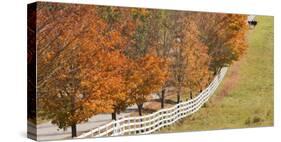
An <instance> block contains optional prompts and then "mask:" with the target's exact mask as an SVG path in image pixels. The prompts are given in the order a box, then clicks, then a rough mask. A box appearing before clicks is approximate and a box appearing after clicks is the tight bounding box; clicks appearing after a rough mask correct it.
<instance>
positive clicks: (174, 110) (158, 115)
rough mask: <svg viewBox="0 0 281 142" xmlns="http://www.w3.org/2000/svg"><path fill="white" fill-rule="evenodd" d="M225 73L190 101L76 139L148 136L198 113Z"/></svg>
mask: <svg viewBox="0 0 281 142" xmlns="http://www.w3.org/2000/svg"><path fill="white" fill-rule="evenodd" d="M226 71H227V68H226V67H225V68H222V69H221V71H220V73H219V74H218V75H217V76H215V78H214V79H213V81H212V82H211V83H210V85H209V86H208V87H207V88H206V89H204V90H203V91H202V92H201V93H200V94H199V95H197V96H196V97H195V98H193V99H191V100H188V101H186V102H182V103H179V104H177V105H175V106H173V107H170V108H166V109H160V110H158V111H157V112H154V113H152V114H149V115H145V116H136V117H126V118H122V119H119V120H116V121H111V122H109V123H108V124H105V125H103V126H100V127H97V128H95V129H93V130H90V131H89V132H86V133H83V134H82V135H80V136H78V137H77V138H86V137H101V136H119V135H132V134H149V133H153V132H155V131H157V130H159V129H160V128H162V127H164V126H167V125H171V124H173V123H175V122H176V121H178V120H179V119H181V118H183V117H186V116H189V115H191V114H193V113H194V112H196V111H198V110H199V109H200V108H201V106H202V105H203V104H204V103H205V102H207V101H208V99H209V98H210V96H211V95H212V94H213V93H214V91H215V90H216V88H217V87H218V86H219V84H220V82H221V81H222V79H223V78H224V75H225V74H226Z"/></svg>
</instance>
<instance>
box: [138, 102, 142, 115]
mask: <svg viewBox="0 0 281 142" xmlns="http://www.w3.org/2000/svg"><path fill="white" fill-rule="evenodd" d="M142 106H143V104H138V110H139V116H142V112H141V110H142Z"/></svg>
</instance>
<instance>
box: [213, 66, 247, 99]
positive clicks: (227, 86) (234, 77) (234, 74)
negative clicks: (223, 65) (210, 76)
mask: <svg viewBox="0 0 281 142" xmlns="http://www.w3.org/2000/svg"><path fill="white" fill-rule="evenodd" d="M241 62H242V61H238V62H235V63H234V64H233V65H232V66H231V70H229V71H228V73H229V75H228V77H227V78H226V79H225V81H224V83H223V87H222V89H220V91H219V92H218V95H217V96H216V97H215V98H214V100H215V101H216V102H218V101H221V100H222V99H223V98H224V97H225V96H227V95H228V94H229V93H230V92H231V91H232V90H233V89H234V88H235V86H236V85H237V83H238V81H239V78H240V76H239V69H240V64H241Z"/></svg>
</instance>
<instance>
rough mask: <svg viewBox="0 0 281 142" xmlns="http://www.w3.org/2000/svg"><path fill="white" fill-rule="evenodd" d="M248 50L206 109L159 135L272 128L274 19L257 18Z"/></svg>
mask: <svg viewBox="0 0 281 142" xmlns="http://www.w3.org/2000/svg"><path fill="white" fill-rule="evenodd" d="M256 19H257V21H258V25H257V26H256V28H255V29H252V30H250V31H249V34H248V41H249V48H248V50H247V53H246V54H245V56H244V57H242V58H241V60H239V61H238V62H235V63H234V64H233V65H232V66H231V67H230V68H229V71H228V73H227V75H226V77H225V79H224V80H223V82H222V84H221V85H220V87H219V89H218V90H217V91H216V93H215V94H214V96H213V97H212V98H211V99H210V100H209V102H208V103H207V105H206V107H204V108H201V109H200V111H198V112H196V113H195V114H193V115H192V116H190V117H187V118H185V119H183V120H181V121H179V122H177V123H176V124H173V125H171V126H169V127H166V128H163V129H162V130H161V131H160V132H179V131H196V130H211V129H225V128H245V127H258V126H272V125H273V103H274V101H273V17H268V16H258V17H256Z"/></svg>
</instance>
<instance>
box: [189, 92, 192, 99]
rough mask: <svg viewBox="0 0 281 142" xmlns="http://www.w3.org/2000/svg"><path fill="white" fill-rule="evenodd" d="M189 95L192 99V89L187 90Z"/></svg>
mask: <svg viewBox="0 0 281 142" xmlns="http://www.w3.org/2000/svg"><path fill="white" fill-rule="evenodd" d="M189 97H190V99H192V91H190V92H189Z"/></svg>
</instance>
